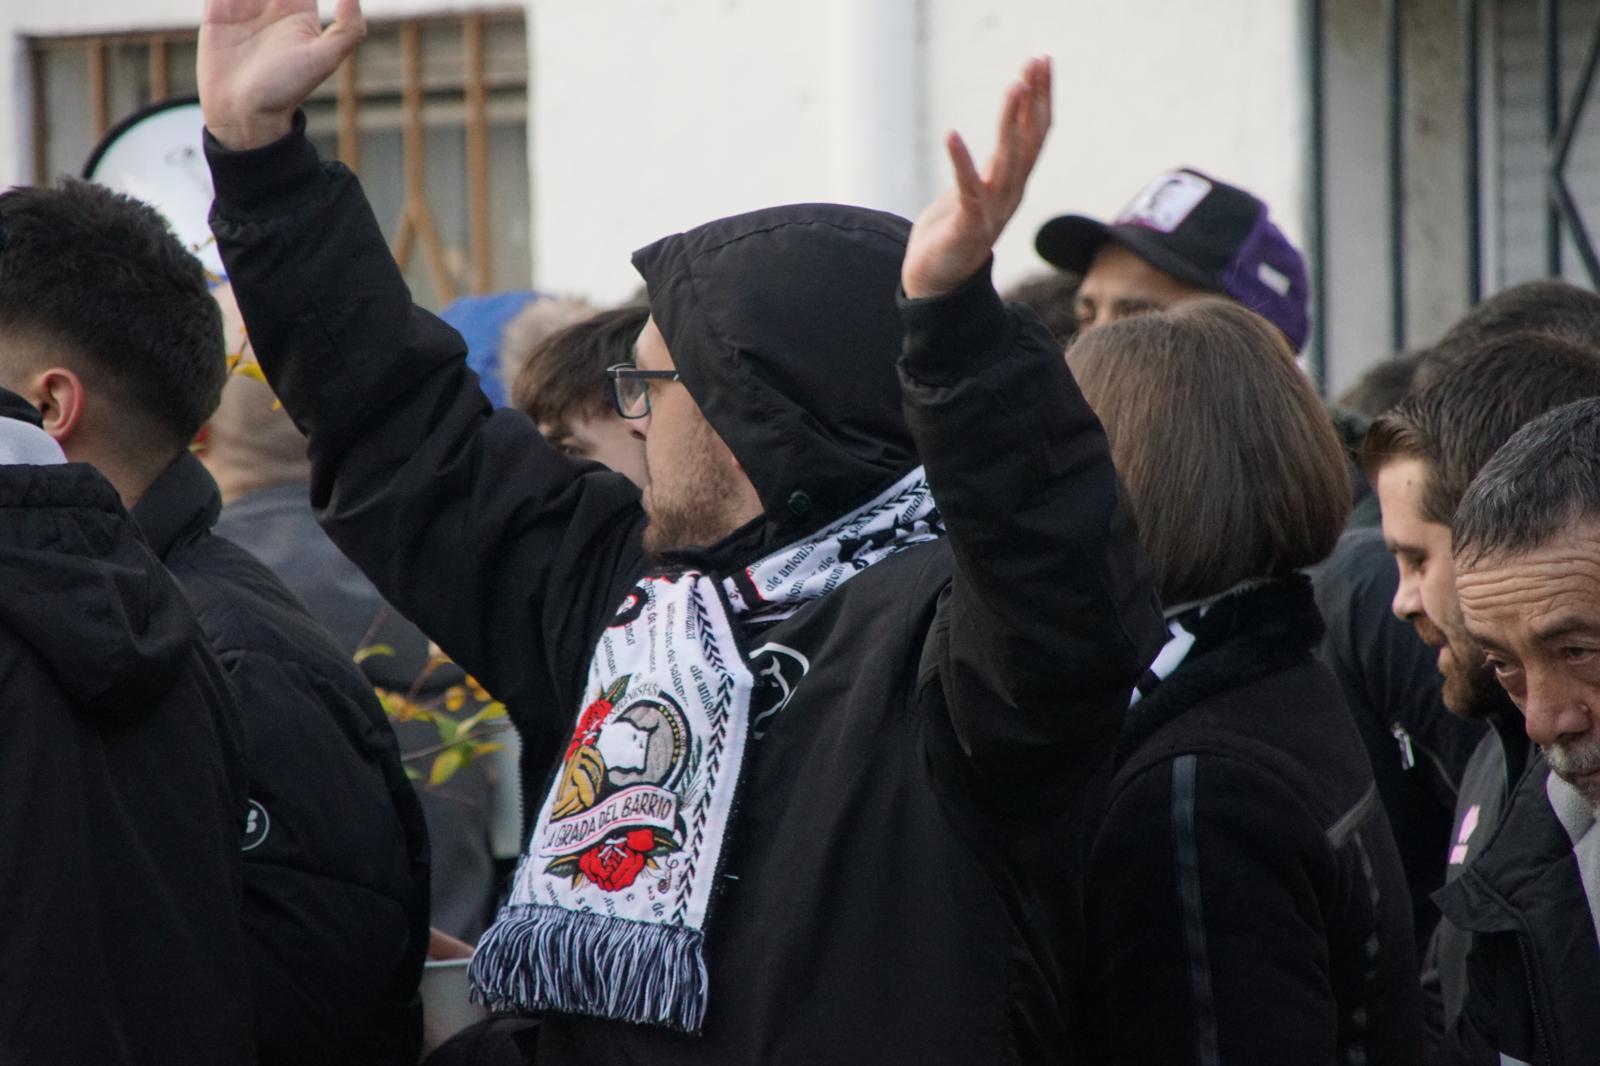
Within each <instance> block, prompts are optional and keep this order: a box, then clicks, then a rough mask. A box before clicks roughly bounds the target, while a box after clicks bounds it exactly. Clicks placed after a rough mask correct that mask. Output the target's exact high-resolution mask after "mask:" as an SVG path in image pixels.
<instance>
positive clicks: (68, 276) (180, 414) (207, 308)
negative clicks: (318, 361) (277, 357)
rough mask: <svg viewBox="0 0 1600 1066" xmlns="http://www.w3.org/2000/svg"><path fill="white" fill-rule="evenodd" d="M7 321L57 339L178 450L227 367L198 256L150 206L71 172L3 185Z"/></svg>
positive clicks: (1, 307) (209, 407)
mask: <svg viewBox="0 0 1600 1066" xmlns="http://www.w3.org/2000/svg"><path fill="white" fill-rule="evenodd" d="M0 329H5V330H8V331H14V332H16V333H18V334H20V335H23V336H27V337H29V338H32V339H34V340H36V341H38V342H40V343H43V344H45V345H48V346H52V347H53V346H57V345H59V346H61V347H62V349H63V350H64V354H65V355H66V356H67V358H68V359H69V360H73V359H76V360H78V363H79V365H71V369H73V370H74V371H76V372H77V373H78V374H79V375H80V376H82V377H85V378H87V379H89V382H90V383H91V387H94V386H95V385H96V384H97V385H98V386H99V387H100V388H101V389H102V390H104V391H106V392H109V393H111V394H113V395H114V396H115V397H116V398H117V400H118V401H119V403H125V404H130V405H132V408H133V410H132V411H126V409H124V411H125V413H127V414H131V415H132V416H133V418H134V419H135V420H136V421H137V422H142V423H144V424H146V425H150V426H153V427H157V428H158V429H159V431H161V432H162V434H163V435H166V433H170V435H171V437H172V440H173V443H174V445H175V446H176V447H178V448H182V447H183V446H185V445H187V444H188V443H189V442H190V441H191V440H192V439H193V438H194V436H195V434H196V433H197V432H199V430H200V427H201V426H202V425H204V424H205V420H206V419H207V418H208V417H210V415H211V412H212V411H214V410H216V407H217V402H218V400H219V399H220V398H221V396H222V385H223V382H224V380H225V379H226V378H227V374H228V366H227V355H226V353H225V350H224V341H223V336H222V312H221V310H220V309H219V308H218V307H217V302H216V300H215V299H213V298H212V296H211V291H210V286H209V284H208V278H207V276H206V271H205V268H204V267H203V266H201V265H200V261H199V260H198V259H196V258H195V257H194V255H193V254H192V253H191V252H190V251H189V250H188V249H187V248H185V247H184V245H183V243H182V242H181V241H179V240H178V238H177V237H175V236H173V233H172V231H171V229H169V228H168V226H167V223H166V220H165V219H163V218H162V217H161V215H160V214H158V213H157V212H156V210H155V209H154V208H152V207H150V206H149V205H148V204H144V203H141V202H140V201H138V200H135V199H132V198H131V197H128V196H123V195H121V194H118V193H114V192H112V191H110V190H109V189H105V188H102V187H100V186H98V185H91V184H89V183H87V182H82V181H77V180H74V179H70V178H68V179H64V180H63V181H62V182H61V184H60V185H58V186H55V187H47V186H26V187H21V188H16V189H12V190H10V191H8V192H6V193H4V194H0ZM3 357H4V354H3V353H0V358H3Z"/></svg>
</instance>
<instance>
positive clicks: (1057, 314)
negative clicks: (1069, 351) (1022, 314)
mask: <svg viewBox="0 0 1600 1066" xmlns="http://www.w3.org/2000/svg"><path fill="white" fill-rule="evenodd" d="M1082 284H1083V277H1082V275H1080V274H1074V273H1072V272H1071V271H1069V270H1048V271H1044V272H1043V273H1039V274H1034V275H1032V276H1030V277H1026V278H1023V279H1022V280H1021V281H1019V282H1017V283H1016V284H1015V285H1013V286H1012V287H1011V288H1010V289H1008V290H1006V293H1005V298H1006V299H1007V300H1009V301H1011V302H1012V303H1019V304H1021V305H1022V306H1024V307H1026V308H1028V310H1030V311H1032V312H1033V313H1034V314H1036V315H1038V316H1039V321H1041V322H1043V323H1044V324H1045V328H1046V329H1048V330H1049V331H1050V335H1051V336H1053V337H1055V339H1056V343H1057V344H1059V345H1061V347H1063V348H1065V347H1066V346H1067V345H1069V344H1071V343H1072V339H1073V338H1074V337H1076V336H1077V335H1078V307H1077V302H1078V286H1080V285H1082Z"/></svg>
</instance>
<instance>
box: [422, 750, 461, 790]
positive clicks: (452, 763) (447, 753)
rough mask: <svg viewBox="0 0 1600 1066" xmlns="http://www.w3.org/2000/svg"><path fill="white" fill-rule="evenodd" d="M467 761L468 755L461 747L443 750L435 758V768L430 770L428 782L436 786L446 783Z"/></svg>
mask: <svg viewBox="0 0 1600 1066" xmlns="http://www.w3.org/2000/svg"><path fill="white" fill-rule="evenodd" d="M465 762H466V755H464V754H463V753H462V751H461V749H460V748H447V749H446V750H444V751H441V752H440V753H439V755H438V757H437V758H436V759H434V760H433V769H432V770H430V771H429V772H428V784H430V785H432V786H434V787H435V788H437V787H438V786H440V785H442V784H444V783H445V782H446V781H448V780H450V779H451V778H452V777H454V776H455V775H456V771H457V770H460V769H461V767H462V765H463V764H464V763H465Z"/></svg>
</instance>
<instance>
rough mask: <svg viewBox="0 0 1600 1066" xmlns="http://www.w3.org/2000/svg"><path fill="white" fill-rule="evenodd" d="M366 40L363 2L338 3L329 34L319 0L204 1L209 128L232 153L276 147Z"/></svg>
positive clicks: (204, 94)
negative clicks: (301, 109) (308, 102)
mask: <svg viewBox="0 0 1600 1066" xmlns="http://www.w3.org/2000/svg"><path fill="white" fill-rule="evenodd" d="M366 32H367V27H366V22H365V20H364V19H362V17H361V2H360V0H338V3H337V5H336V6H335V7H334V11H333V22H332V23H331V24H330V25H329V26H328V27H327V28H326V29H324V28H323V26H322V20H321V19H320V18H318V16H317V0H206V7H205V15H204V16H203V17H202V19H201V21H200V55H199V64H198V71H197V74H198V79H199V83H200V109H201V110H202V111H203V112H204V113H205V119H206V128H207V129H209V130H210V131H211V135H212V136H214V137H216V138H217V140H219V141H221V142H222V143H223V145H224V146H226V147H228V148H234V149H241V148H256V147H259V146H261V145H263V144H268V143H271V142H272V141H275V140H277V139H278V138H279V137H282V136H283V135H284V134H285V133H288V132H289V128H290V125H291V123H292V122H293V119H294V111H295V108H297V107H299V106H300V104H301V102H302V101H304V100H305V98H306V97H307V96H310V95H311V91H312V90H313V89H315V88H316V87H317V86H318V85H320V84H322V82H323V81H324V80H326V79H327V77H328V76H329V75H330V74H332V73H333V72H334V71H335V70H337V69H338V67H339V64H340V63H341V62H343V61H344V57H345V56H347V55H349V54H350V53H351V51H353V50H354V49H355V46H356V45H357V44H359V43H360V41H361V38H362V36H363V35H365V33H366Z"/></svg>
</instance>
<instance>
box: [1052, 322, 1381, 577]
mask: <svg viewBox="0 0 1600 1066" xmlns="http://www.w3.org/2000/svg"><path fill="white" fill-rule="evenodd" d="M1067 362H1068V364H1069V365H1070V366H1071V367H1072V371H1073V373H1074V375H1076V377H1077V379H1078V383H1079V385H1080V386H1081V387H1082V389H1083V393H1084V396H1085V397H1086V398H1087V399H1088V401H1089V404H1090V406H1092V407H1093V408H1094V410H1095V413H1096V414H1097V415H1099V416H1100V421H1101V422H1102V423H1103V424H1104V425H1105V429H1106V436H1107V438H1108V439H1109V440H1110V442H1111V457H1112V460H1113V462H1114V463H1115V464H1116V467H1117V472H1118V473H1120V474H1121V475H1122V480H1123V482H1124V484H1126V485H1127V488H1128V495H1129V497H1130V498H1131V502H1132V504H1133V512H1134V515H1135V516H1136V517H1137V519H1138V523H1139V542H1140V544H1141V545H1142V546H1143V547H1144V550H1145V554H1146V555H1147V556H1149V559H1150V565H1151V569H1152V570H1153V572H1154V575H1155V581H1156V590H1157V592H1158V593H1159V594H1160V596H1161V599H1162V602H1164V603H1166V604H1168V605H1169V606H1176V605H1178V604H1182V603H1188V602H1191V601H1194V600H1200V599H1206V598H1208V597H1211V596H1216V595H1218V594H1220V593H1223V592H1226V591H1228V590H1229V589H1230V588H1233V587H1234V586H1235V585H1238V584H1240V583H1241V582H1244V581H1248V580H1251V579H1260V578H1270V577H1278V576H1282V575H1285V574H1288V573H1290V572H1291V571H1294V570H1298V569H1300V568H1302V567H1306V566H1311V565H1312V564H1314V563H1317V562H1320V561H1321V560H1322V559H1324V558H1326V557H1327V555H1328V553H1329V552H1330V551H1332V550H1333V546H1334V543H1335V542H1336V541H1337V540H1338V539H1339V533H1340V532H1341V531H1342V530H1343V528H1344V523H1345V519H1346V517H1347V516H1348V514H1349V511H1350V472H1349V470H1348V465H1347V462H1346V459H1345V451H1344V447H1343V446H1342V445H1341V444H1340V443H1339V437H1338V435H1337V434H1336V433H1335V431H1334V428H1333V421H1332V419H1331V418H1330V417H1329V415H1328V413H1327V411H1326V410H1325V409H1324V408H1323V406H1322V403H1321V401H1319V400H1318V399H1317V395H1316V393H1315V391H1313V390H1312V388H1311V383H1310V382H1308V381H1307V380H1306V378H1305V376H1304V375H1303V374H1301V372H1300V369H1299V367H1297V366H1296V365H1295V361H1294V354H1293V353H1292V352H1291V351H1290V350H1289V346H1288V344H1287V343H1286V342H1285V341H1284V339H1283V336H1282V334H1280V333H1279V332H1278V331H1277V330H1276V329H1274V328H1273V327H1272V326H1271V325H1270V324H1269V323H1268V322H1267V321H1266V320H1265V319H1263V318H1261V317H1260V316H1258V315H1256V314H1254V313H1253V312H1251V311H1248V310H1246V309H1245V308H1243V307H1241V306H1240V305H1238V304H1236V303H1233V302H1232V301H1229V300H1223V299H1212V298H1207V299H1201V300H1192V301H1185V302H1183V303H1181V304H1179V305H1177V306H1176V307H1174V308H1172V309H1171V310H1169V311H1159V312H1152V313H1150V314H1144V315H1139V316H1137V317H1134V318H1128V319H1124V320H1122V321H1120V322H1114V323H1112V324H1111V325H1108V326H1103V327H1101V328H1100V329H1096V330H1092V331H1090V332H1089V333H1086V334H1083V335H1082V336H1080V337H1079V338H1078V341H1077V343H1076V344H1074V345H1073V347H1072V348H1071V349H1070V350H1069V351H1068V353H1067Z"/></svg>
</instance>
